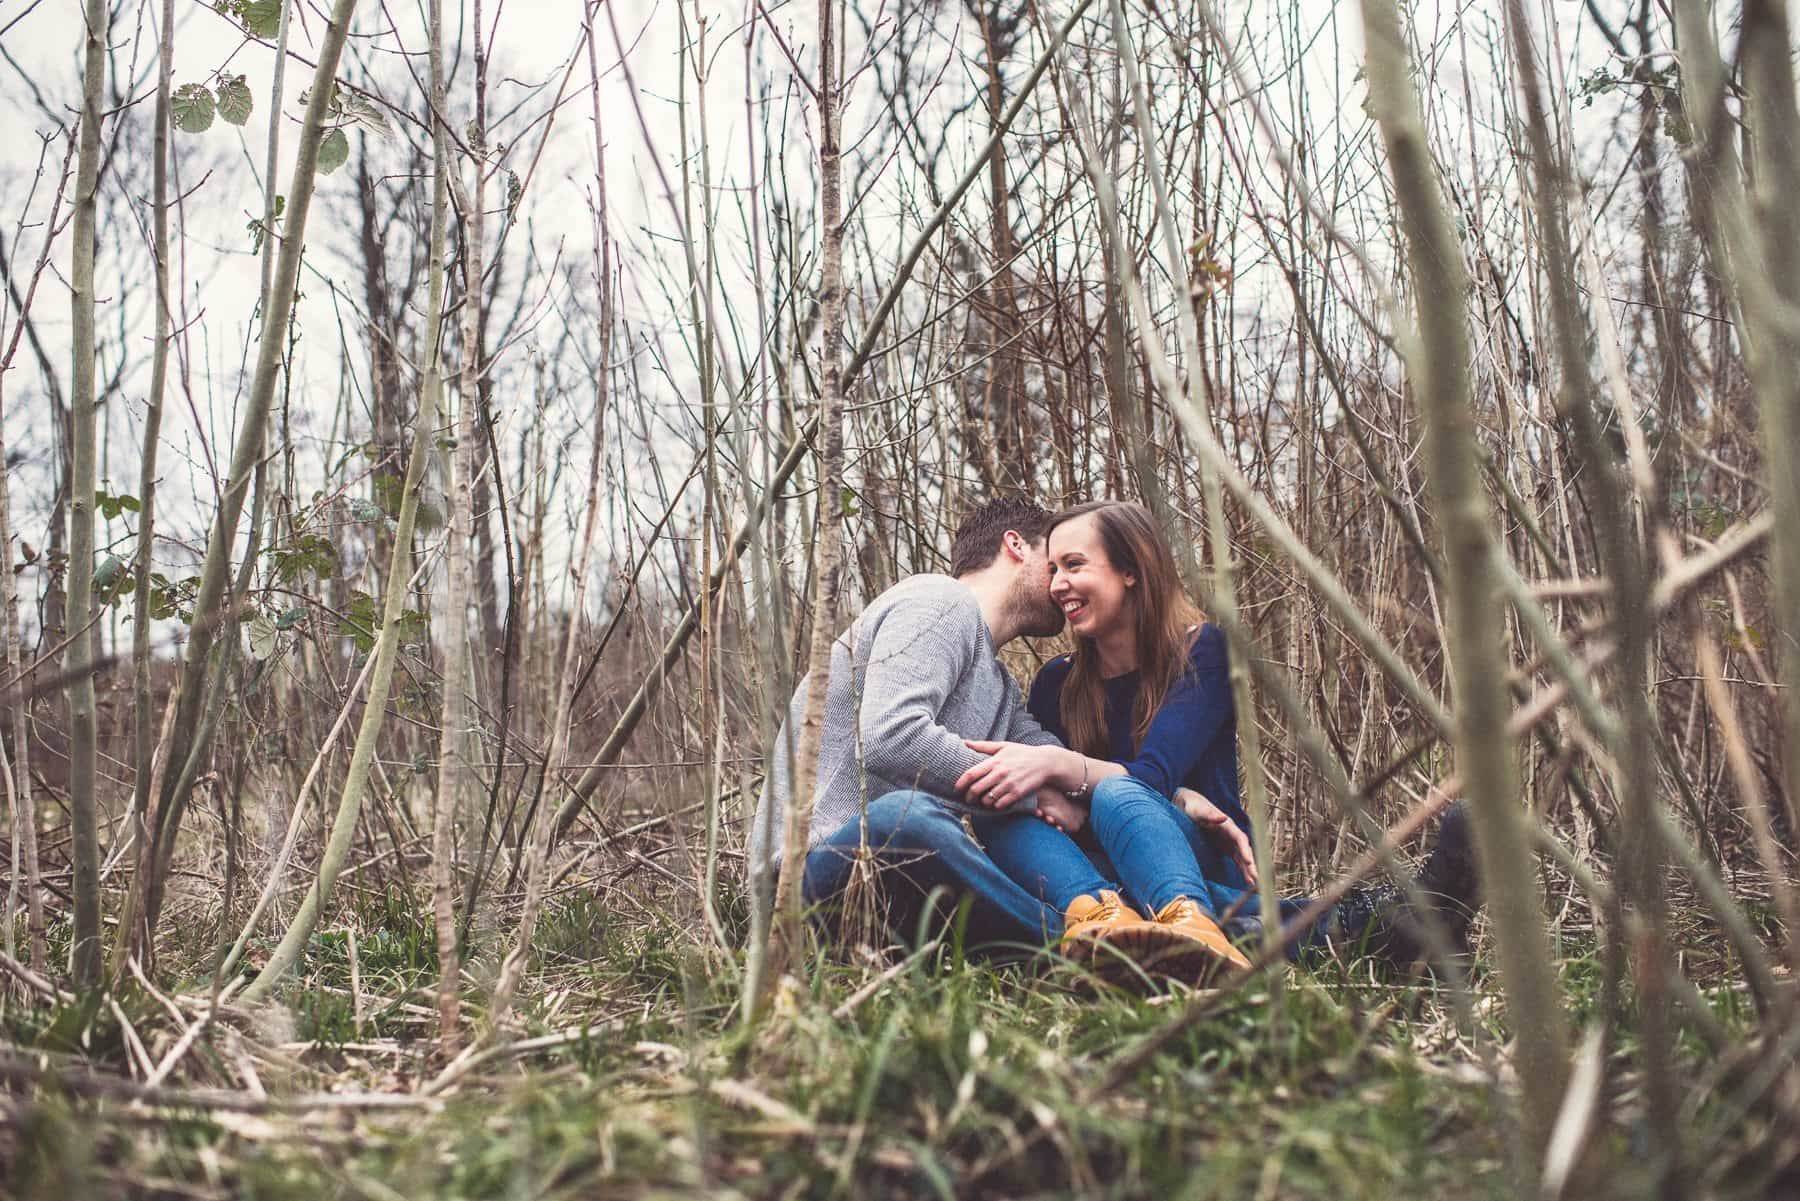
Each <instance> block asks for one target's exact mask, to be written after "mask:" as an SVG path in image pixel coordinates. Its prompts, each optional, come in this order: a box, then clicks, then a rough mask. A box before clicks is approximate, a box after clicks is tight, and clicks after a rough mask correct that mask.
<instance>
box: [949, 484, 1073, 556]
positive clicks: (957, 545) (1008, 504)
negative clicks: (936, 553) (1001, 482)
mask: <svg viewBox="0 0 1800 1201" xmlns="http://www.w3.org/2000/svg"><path fill="white" fill-rule="evenodd" d="M1049 528H1050V510H1048V509H1046V508H1044V507H1043V506H1042V505H1039V504H1034V503H1032V502H1031V501H1028V500H1024V499H1022V498H1017V497H1002V498H1000V499H999V500H990V501H988V502H987V503H985V504H981V505H977V506H976V507H975V508H973V509H971V510H970V511H969V514H968V516H966V517H964V518H963V519H962V524H961V525H959V526H957V527H956V539H955V540H954V541H953V542H951V544H950V574H951V575H954V576H965V575H968V574H969V573H970V572H974V571H980V570H981V569H982V568H984V567H986V566H988V565H989V564H990V563H992V562H993V561H994V558H995V556H997V555H998V554H999V553H1000V539H1001V538H1003V537H1004V536H1005V535H1006V531H1008V530H1012V531H1013V532H1015V533H1017V534H1018V535H1019V537H1021V538H1023V539H1025V541H1027V542H1038V541H1040V540H1042V538H1043V537H1044V531H1045V530H1047V529H1049Z"/></svg>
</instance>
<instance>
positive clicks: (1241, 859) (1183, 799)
mask: <svg viewBox="0 0 1800 1201" xmlns="http://www.w3.org/2000/svg"><path fill="white" fill-rule="evenodd" d="M1174 800H1175V803H1176V804H1177V805H1179V806H1181V808H1182V809H1183V810H1184V811H1185V812H1186V813H1187V815H1188V816H1189V817H1190V818H1192V819H1193V821H1194V824H1195V825H1197V826H1199V827H1200V828H1201V829H1202V830H1205V831H1206V832H1207V834H1209V835H1211V836H1212V837H1213V838H1215V839H1217V840H1218V841H1220V842H1222V843H1224V844H1225V849H1226V850H1227V851H1229V852H1230V853H1231V858H1232V859H1233V861H1235V862H1236V863H1237V865H1238V868H1239V870H1241V871H1242V872H1243V873H1244V879H1245V880H1247V881H1249V883H1250V887H1251V888H1255V887H1256V856H1255V855H1254V854H1253V853H1252V852H1251V850H1250V840H1249V839H1248V838H1246V837H1244V832H1243V831H1242V830H1240V829H1238V824H1237V823H1236V822H1234V821H1232V820H1231V818H1230V817H1228V816H1227V815H1226V813H1225V811H1224V810H1223V809H1221V808H1219V807H1218V806H1217V805H1215V804H1213V803H1212V802H1211V801H1209V800H1207V799H1206V798H1205V797H1203V796H1201V795H1200V794H1199V793H1197V792H1195V791H1194V790H1193V789H1192V788H1177V789H1176V790H1175V797H1174Z"/></svg>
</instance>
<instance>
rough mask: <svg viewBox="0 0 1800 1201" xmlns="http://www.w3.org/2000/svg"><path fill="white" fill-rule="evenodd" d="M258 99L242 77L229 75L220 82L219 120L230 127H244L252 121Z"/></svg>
mask: <svg viewBox="0 0 1800 1201" xmlns="http://www.w3.org/2000/svg"><path fill="white" fill-rule="evenodd" d="M255 107H256V98H255V97H254V96H252V95H251V94H250V85H249V84H247V83H245V82H244V77H243V76H242V75H227V76H226V77H225V78H224V79H221V80H220V81H219V120H221V121H224V122H225V123H226V124H228V125H242V124H244V123H245V122H247V121H249V120H250V110H251V109H253V108H255Z"/></svg>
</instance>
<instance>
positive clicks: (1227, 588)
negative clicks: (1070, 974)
mask: <svg viewBox="0 0 1800 1201" xmlns="http://www.w3.org/2000/svg"><path fill="white" fill-rule="evenodd" d="M1110 7H1111V9H1112V27H1113V39H1114V41H1115V42H1116V43H1117V48H1118V52H1119V57H1120V59H1121V60H1122V63H1123V66H1124V70H1125V78H1126V80H1127V81H1128V82H1129V84H1130V89H1131V97H1132V108H1133V111H1134V113H1135V115H1136V118H1137V127H1138V136H1139V138H1141V139H1142V141H1143V143H1144V144H1145V145H1150V144H1153V143H1154V141H1155V135H1156V129H1155V126H1154V124H1153V122H1152V120H1151V114H1150V100H1149V96H1148V95H1147V93H1146V91H1145V88H1144V83H1143V79H1142V76H1141V74H1140V72H1139V70H1138V61H1137V51H1136V49H1135V48H1134V47H1133V45H1132V41H1131V29H1130V26H1129V25H1128V24H1127V23H1126V20H1125V7H1124V5H1123V4H1122V3H1121V2H1120V0H1112V3H1111V6H1110ZM1144 166H1145V170H1146V171H1147V172H1148V174H1149V177H1150V185H1151V189H1152V192H1153V193H1154V196H1155V201H1156V216H1157V225H1158V228H1159V231H1160V232H1161V235H1162V244H1163V254H1164V257H1165V260H1166V264H1165V265H1166V267H1167V269H1168V271H1169V272H1170V275H1171V277H1172V278H1174V279H1176V280H1182V279H1184V277H1185V274H1186V271H1187V267H1186V263H1185V262H1184V259H1183V256H1182V252H1181V244H1180V241H1179V236H1178V234H1177V233H1176V229H1175V214H1174V211H1173V208H1172V206H1171V202H1170V199H1169V190H1168V184H1167V182H1166V181H1165V180H1164V178H1163V173H1162V168H1161V166H1160V165H1159V164H1158V162H1157V159H1156V156H1155V155H1149V156H1146V158H1145V160H1144ZM1109 240H1110V239H1109ZM1182 292H1183V295H1182V296H1181V298H1180V299H1179V300H1178V301H1177V302H1176V305H1175V311H1176V318H1177V323H1178V325H1179V327H1180V330H1181V350H1182V357H1183V358H1185V359H1186V360H1187V367H1188V371H1187V390H1188V399H1189V402H1190V403H1191V405H1192V406H1193V409H1194V412H1195V413H1196V415H1200V416H1202V417H1209V416H1210V415H1211V409H1212V405H1211V399H1212V398H1211V396H1210V395H1208V392H1209V389H1208V387H1207V383H1206V373H1205V370H1204V359H1203V357H1202V354H1201V349H1200V330H1199V321H1198V319H1197V316H1196V314H1195V312H1194V302H1193V297H1192V294H1191V290H1190V289H1188V288H1183V289H1182ZM1143 336H1144V337H1145V338H1151V337H1154V336H1155V332H1154V331H1153V330H1149V329H1146V330H1144V331H1143ZM1201 490H1202V493H1203V496H1204V502H1205V505H1206V525H1207V532H1208V538H1209V541H1210V544H1211V547H1212V556H1213V577H1214V578H1213V603H1214V604H1215V605H1216V606H1217V608H1218V613H1219V617H1220V619H1221V624H1222V625H1223V626H1224V627H1225V629H1226V630H1228V631H1229V632H1230V635H1231V640H1230V655H1229V660H1230V667H1229V670H1228V673H1227V674H1228V675H1229V677H1230V681H1231V697H1232V705H1233V706H1234V708H1235V709H1236V711H1237V716H1238V720H1237V736H1238V743H1239V749H1240V750H1241V752H1242V758H1243V767H1244V798H1245V800H1246V801H1247V802H1248V812H1249V816H1250V827H1251V829H1250V834H1251V838H1252V840H1253V841H1254V843H1255V854H1256V860H1257V863H1258V865H1259V867H1260V868H1261V870H1260V871H1259V872H1258V878H1259V886H1258V894H1259V895H1258V903H1259V905H1260V908H1261V911H1262V913H1264V914H1265V915H1268V917H1267V919H1266V920H1265V921H1264V922H1263V939H1264V946H1265V947H1266V948H1268V949H1269V950H1270V952H1271V953H1273V951H1274V949H1275V947H1276V945H1277V942H1278V940H1279V939H1280V937H1281V931H1280V924H1279V923H1278V922H1277V921H1275V920H1274V915H1275V914H1277V913H1279V912H1280V909H1279V907H1278V906H1277V903H1276V891H1275V863H1274V853H1273V851H1272V850H1271V848H1270V842H1269V837H1270V829H1269V790H1268V785H1267V781H1266V779H1265V777H1264V773H1263V756H1262V733H1261V731H1260V729H1259V728H1258V727H1257V724H1256V700H1255V696H1254V695H1253V694H1252V692H1251V691H1250V659H1251V656H1252V655H1253V654H1254V653H1255V648H1254V647H1253V646H1252V645H1250V643H1249V642H1248V641H1247V640H1246V639H1244V638H1243V637H1241V635H1240V633H1239V632H1240V631H1242V630H1243V629H1244V628H1245V627H1244V626H1243V624H1242V622H1241V620H1240V616H1239V612H1238V601H1237V584H1236V577H1235V574H1234V569H1233V567H1232V563H1231V534H1230V530H1229V528H1228V527H1227V525H1226V522H1225V499H1224V493H1223V489H1222V487H1221V485H1220V481H1219V472H1218V471H1216V470H1213V469H1211V468H1208V469H1207V470H1206V472H1205V475H1204V477H1203V479H1202V482H1201Z"/></svg>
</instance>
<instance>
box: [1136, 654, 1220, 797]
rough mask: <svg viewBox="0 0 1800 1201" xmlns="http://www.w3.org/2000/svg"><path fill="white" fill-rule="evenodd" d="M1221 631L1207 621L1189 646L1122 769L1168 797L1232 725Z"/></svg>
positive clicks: (1171, 795)
mask: <svg viewBox="0 0 1800 1201" xmlns="http://www.w3.org/2000/svg"><path fill="white" fill-rule="evenodd" d="M1225 653H1226V652H1225V635H1224V632H1223V631H1222V630H1220V629H1219V628H1218V627H1217V626H1206V627H1204V628H1203V630H1202V632H1201V634H1200V637H1198V638H1197V639H1195V640H1194V645H1193V648H1192V649H1191V650H1190V651H1189V657H1188V670H1187V671H1186V672H1185V673H1183V675H1182V676H1181V678H1180V679H1179V680H1177V681H1176V684H1175V687H1173V688H1171V689H1170V690H1169V695H1168V696H1167V697H1165V698H1164V699H1163V703H1162V708H1160V709H1158V710H1157V711H1156V713H1155V715H1154V716H1153V717H1151V719H1150V728H1149V729H1148V730H1147V731H1145V733H1144V741H1143V744H1142V745H1141V746H1139V747H1138V751H1137V754H1135V755H1133V756H1132V757H1131V758H1130V759H1127V760H1126V761H1125V763H1124V768H1125V770H1126V771H1128V772H1130V773H1131V774H1132V775H1133V776H1135V777H1137V778H1138V779H1139V780H1142V781H1143V782H1144V783H1145V784H1147V785H1149V786H1150V787H1151V788H1154V789H1155V790H1156V791H1158V792H1160V793H1162V794H1163V795H1164V796H1166V797H1171V798H1172V797H1173V796H1174V795H1175V790H1176V789H1177V788H1180V787H1181V784H1182V781H1183V780H1185V779H1187V778H1188V776H1189V775H1190V774H1191V773H1192V772H1193V770H1194V768H1195V766H1196V765H1198V764H1199V762H1200V760H1201V758H1202V757H1203V756H1204V755H1205V754H1206V751H1207V749H1208V748H1209V747H1211V746H1212V744H1213V742H1214V740H1216V739H1217V738H1218V737H1219V735H1220V733H1221V732H1223V731H1224V730H1225V728H1226V727H1227V726H1228V725H1230V724H1231V720H1232V716H1233V709H1232V703H1231V677H1230V675H1229V674H1228V672H1227V667H1226V662H1225Z"/></svg>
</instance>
